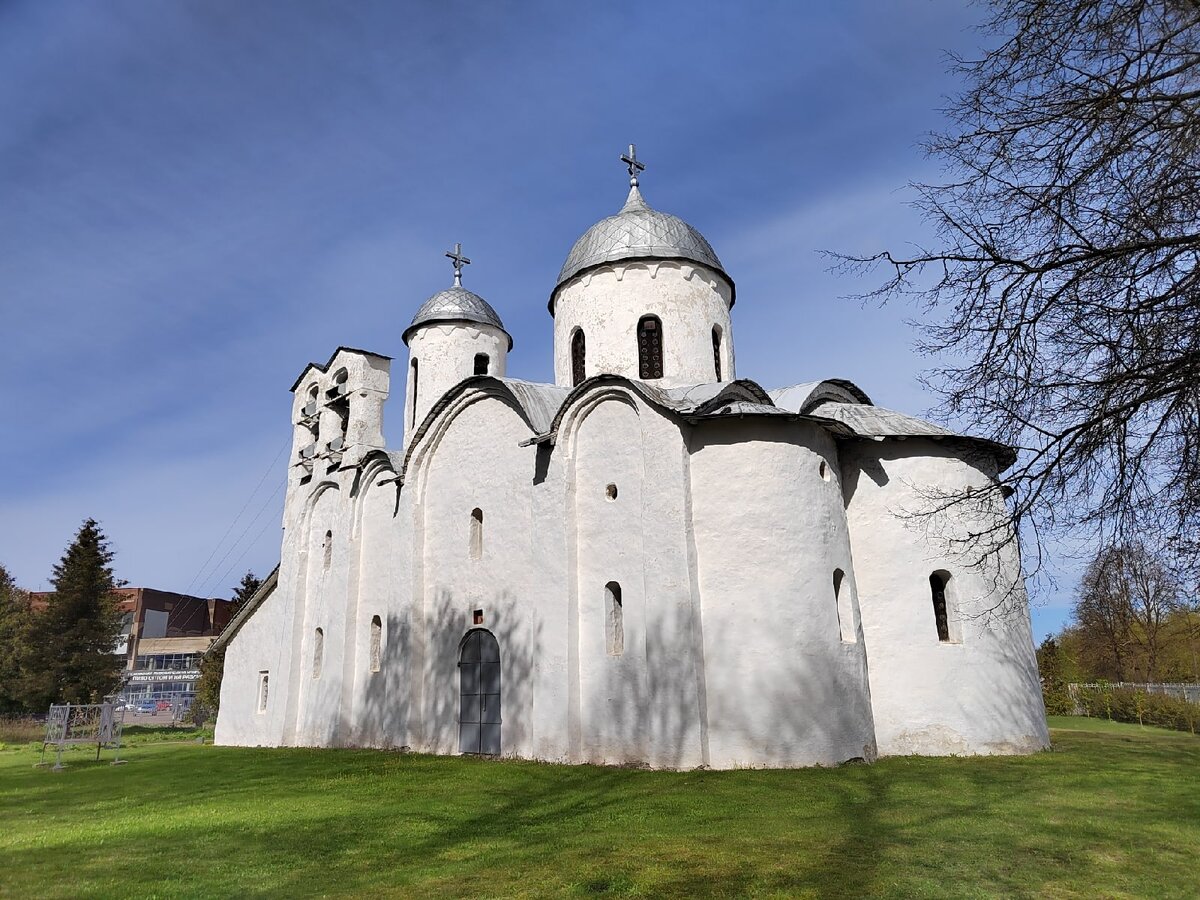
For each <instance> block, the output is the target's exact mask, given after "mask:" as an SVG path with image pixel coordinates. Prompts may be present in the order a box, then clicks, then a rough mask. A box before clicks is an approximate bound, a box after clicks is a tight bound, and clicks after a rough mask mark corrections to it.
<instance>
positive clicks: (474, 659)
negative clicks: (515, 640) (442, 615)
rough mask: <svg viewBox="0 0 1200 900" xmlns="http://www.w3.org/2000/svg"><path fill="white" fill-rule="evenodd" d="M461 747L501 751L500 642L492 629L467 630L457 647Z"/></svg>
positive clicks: (473, 750)
mask: <svg viewBox="0 0 1200 900" xmlns="http://www.w3.org/2000/svg"><path fill="white" fill-rule="evenodd" d="M458 693H459V701H458V750H459V752H460V753H484V754H488V755H492V756H498V755H499V754H500V644H499V643H498V642H497V641H496V636H495V635H494V634H492V633H491V632H490V631H485V630H484V629H482V628H477V629H475V630H473V631H468V632H467V636H466V637H465V638H463V642H462V644H460V645H459V648H458Z"/></svg>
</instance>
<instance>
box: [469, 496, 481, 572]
mask: <svg viewBox="0 0 1200 900" xmlns="http://www.w3.org/2000/svg"><path fill="white" fill-rule="evenodd" d="M481 556H483V510H482V509H480V508H479V507H478V506H477V507H475V508H474V509H473V510H471V559H479V558H480V557H481Z"/></svg>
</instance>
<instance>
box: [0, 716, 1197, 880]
mask: <svg viewBox="0 0 1200 900" xmlns="http://www.w3.org/2000/svg"><path fill="white" fill-rule="evenodd" d="M1051 724H1052V726H1054V731H1053V738H1054V749H1053V751H1051V752H1048V753H1041V754H1037V755H1035V756H1029V757H1006V758H974V759H928V758H925V759H921V758H901V759H886V760H883V761H881V762H878V763H876V764H875V765H871V766H866V765H857V766H846V767H843V768H839V769H801V770H791V771H737V772H708V771H705V772H698V771H697V772H647V771H636V770H628V769H604V768H594V767H585V766H551V765H540V764H536V763H525V762H507V761H506V762H492V761H486V760H476V759H463V758H453V757H430V756H419V755H413V754H398V753H382V752H377V751H359V750H320V751H317V750H252V749H238V748H223V747H212V746H209V745H199V744H196V743H194V742H193V743H167V742H162V741H157V742H156V741H154V740H152V739H151V738H153V737H155V736H156V735H155V734H154V733H147V734H142V735H135V737H136V738H137V739H138V740H139V743H136V744H133V745H132V746H130V747H129V748H128V749H127V750H126V751H125V752H124V753H123V755H124V756H126V757H127V758H128V760H129V764H128V765H125V766H117V767H114V766H110V765H108V764H107V762H101V763H100V764H95V763H92V762H91V761H90V760H91V758H92V756H91V755H89V754H87V753H85V752H81V751H77V752H74V753H71V754H68V760H67V761H68V762H69V763H70V767H69V768H68V769H67V770H66V771H65V772H61V773H55V772H51V771H49V770H45V769H34V768H33V767H32V763H34V762H35V761H36V758H37V757H36V754H35V753H33V752H32V751H31V750H29V749H16V750H13V749H10V750H6V751H3V752H0V896H4V897H37V898H46V897H81V896H89V897H91V896H94V897H213V896H216V897H219V896H239V897H242V896H253V897H268V896H270V897H274V896H279V897H296V896H321V895H324V896H336V897H356V896H380V895H382V896H396V895H410V896H425V897H441V896H512V895H524V896H544V895H563V894H566V895H573V894H597V893H612V894H627V895H647V896H664V895H665V896H694V895H714V894H715V895H729V896H733V895H743V894H755V895H766V896H770V895H777V896H802V897H803V896H811V897H861V896H865V895H871V896H894V897H913V896H929V897H933V896H946V897H978V896H1050V897H1088V898H1091V897H1096V896H1104V897H1121V896H1138V897H1145V896H1156V897H1158V896H1178V897H1194V896H1197V895H1198V894H1200V738H1197V737H1196V736H1194V735H1190V734H1179V733H1175V732H1169V731H1160V730H1158V729H1152V728H1139V727H1138V726H1136V725H1116V724H1113V723H1109V722H1096V721H1094V720H1086V719H1070V718H1062V719H1053V720H1052V721H1051ZM107 758H108V754H106V759H107Z"/></svg>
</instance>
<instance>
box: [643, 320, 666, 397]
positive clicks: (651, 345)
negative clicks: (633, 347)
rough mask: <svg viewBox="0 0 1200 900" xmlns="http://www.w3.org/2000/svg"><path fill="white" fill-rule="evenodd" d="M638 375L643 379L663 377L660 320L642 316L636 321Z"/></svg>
mask: <svg viewBox="0 0 1200 900" xmlns="http://www.w3.org/2000/svg"><path fill="white" fill-rule="evenodd" d="M637 340H638V377H639V378H641V379H642V380H643V381H649V380H650V379H653V378H662V377H663V334H662V320H661V319H659V317H658V316H642V318H641V319H640V320H639V321H638V330H637Z"/></svg>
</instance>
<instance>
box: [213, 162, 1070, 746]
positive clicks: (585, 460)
mask: <svg viewBox="0 0 1200 900" xmlns="http://www.w3.org/2000/svg"><path fill="white" fill-rule="evenodd" d="M623 159H624V161H625V162H626V163H627V165H628V168H629V172H630V182H631V188H630V192H629V196H628V199H627V201H626V203H625V205H624V207H622V209H621V210H620V211H619V212H618V213H617V214H616V215H613V216H609V217H608V218H605V219H602V220H601V221H600V222H597V223H596V224H595V225H593V226H592V227H591V228H590V229H588V230H587V232H586V233H585V234H584V235H583V236H582V237H581V238H580V239H579V240H578V241H577V242H576V244H575V246H574V247H573V249H572V250H571V252H570V255H569V256H568V258H567V260H566V262H565V263H564V265H563V267H562V270H561V272H560V274H559V277H558V280H557V283H556V284H555V285H554V288H553V291H552V292H551V294H550V300H549V306H550V313H551V315H552V317H553V322H554V375H555V379H554V383H553V384H540V383H532V382H527V381H521V380H517V379H511V378H508V377H506V374H505V361H506V356H507V353H508V352H509V350H510V349H511V347H512V339H511V337H510V336H509V335H508V333H507V331H506V330H505V328H504V325H503V323H502V321H501V319H500V317H499V316H498V315H497V313H496V311H495V310H494V309H493V308H492V307H491V306H490V305H489V304H488V303H487V302H486V301H485V300H483V299H482V298H481V297H479V296H478V295H476V294H474V293H472V292H470V291H468V290H466V289H465V288H463V287H462V285H461V271H462V266H463V265H464V264H466V263H468V262H469V260H467V259H466V258H465V257H463V256H462V254H461V251H460V250H459V248H457V247H456V249H455V251H454V253H452V254H447V255H448V256H451V258H452V259H453V260H454V264H455V279H454V286H453V287H451V288H449V289H447V290H445V291H442V292H439V293H437V294H435V295H434V296H433V297H430V298H429V299H428V300H427V301H426V302H425V303H424V305H422V306H421V307H420V309H419V310H418V311H417V313H416V315H415V316H414V318H413V320H412V323H411V324H410V325H409V327H408V328H407V330H406V331H405V332H404V334H403V341H404V343H405V344H406V345H407V350H408V354H407V359H406V364H405V366H404V369H403V373H402V374H403V378H404V381H403V385H402V387H403V390H404V400H403V404H404V413H403V414H404V424H405V437H404V444H403V446H402V447H400V448H388V447H386V446H385V445H384V439H383V434H382V422H383V410H384V405H385V401H386V400H388V397H389V394H390V393H391V388H392V382H391V376H392V372H391V368H392V360H391V359H389V358H388V357H386V356H381V355H378V354H375V353H371V352H367V351H362V350H355V349H351V348H346V347H342V348H339V349H338V350H337V351H336V352H334V354H333V355H332V356H331V357H330V359H329V360H328V362H326V363H325V364H324V365H318V364H310V365H309V366H308V367H307V368H306V369H305V370H304V371H303V372H302V373H301V374H300V377H299V378H298V379H297V381H296V383H295V384H294V385H293V388H292V390H293V393H294V395H295V399H294V403H293V408H292V421H293V423H294V424H293V429H294V441H293V449H292V457H291V465H290V467H289V475H288V484H287V495H286V501H285V511H284V523H283V524H284V537H283V545H282V552H281V558H280V564H279V568H278V569H277V570H276V572H275V573H273V574H272V576H271V578H270V579H268V582H267V583H266V584H265V585H264V587H263V589H262V590H260V591H259V593H258V594H257V595H256V596H255V597H254V599H253V600H252V601H251V602H250V603H248V604H247V605H246V607H245V608H243V609H242V610H241V612H240V613H239V615H238V617H237V618H236V619H235V620H234V622H233V623H231V625H230V627H229V628H228V629H226V631H225V633H224V634H223V635H222V636H221V638H220V639H219V642H218V646H221V647H225V650H226V658H225V673H224V681H223V687H222V692H221V708H220V715H219V717H218V721H217V731H216V738H217V742H218V743H223V744H239V745H268V746H278V745H288V746H292V745H299V746H371V747H408V748H411V749H413V750H418V751H425V752H432V753H482V754H498V755H505V756H518V757H526V758H534V759H545V760H553V761H565V762H595V763H610V764H645V765H651V766H655V767H670V768H686V767H695V766H711V767H713V768H732V767H739V766H805V765H834V764H838V763H841V762H844V761H847V760H853V759H866V760H870V759H873V758H875V757H876V756H877V755H879V754H885V755H891V754H914V753H915V754H935V755H942V754H996V753H1023V752H1031V751H1034V750H1037V749H1040V748H1044V747H1046V746H1047V745H1048V736H1047V730H1046V721H1045V714H1044V710H1043V707H1042V700H1041V691H1040V687H1039V682H1038V673H1037V665H1036V660H1035V656H1034V649H1033V641H1032V635H1031V631H1030V621H1029V612H1028V606H1027V603H1026V601H1025V595H1024V592H1023V587H1022V582H1021V575H1020V563H1019V559H1018V557H1017V554H1016V553H1015V550H1013V549H1012V548H1011V545H1010V549H1009V550H1001V551H1000V553H999V555H998V556H997V557H996V560H995V564H994V565H991V566H979V565H975V564H974V560H973V557H972V556H971V554H970V549H969V547H964V546H963V545H962V543H961V542H960V541H959V540H957V539H956V536H962V535H967V534H971V533H978V532H980V531H983V530H987V529H993V528H995V527H996V526H997V523H1001V527H1003V526H1002V523H1003V522H1004V509H1003V504H1004V500H1003V499H1002V497H1001V491H1000V490H999V487H998V484H997V476H998V473H999V472H1001V471H1002V470H1003V469H1004V468H1005V467H1006V466H1008V465H1010V464H1011V463H1012V461H1013V454H1012V452H1011V450H1009V449H1008V448H1006V447H1002V446H999V445H996V444H993V443H990V442H988V441H984V440H980V439H974V438H970V437H967V436H963V435H958V434H954V433H952V432H950V431H947V430H945V429H943V428H941V427H939V426H936V425H933V424H931V423H928V422H924V421H921V420H919V419H915V418H912V417H910V416H906V415H903V414H901V413H897V412H893V411H891V410H887V409H884V408H881V407H878V406H875V405H873V404H872V403H871V400H870V398H869V397H868V395H867V394H866V393H864V391H863V390H862V389H860V388H859V387H857V386H856V385H854V384H851V383H850V382H847V381H843V380H836V379H834V380H825V381H814V382H807V383H800V384H795V385H792V386H789V387H785V388H781V389H778V390H766V389H764V388H763V387H761V386H759V385H758V384H756V383H755V382H754V381H751V380H746V379H741V378H738V376H737V365H736V359H735V354H734V342H733V329H732V320H731V315H730V314H731V310H732V308H733V306H734V302H735V299H736V295H735V287H734V283H733V280H732V279H731V278H730V276H729V275H728V274H727V273H726V272H725V270H724V268H723V267H722V265H721V262H720V260H719V259H718V257H717V255H716V253H715V252H714V251H713V249H712V247H711V246H710V245H709V244H708V242H707V241H706V240H705V239H704V237H703V236H702V235H701V234H700V233H699V232H698V231H697V230H696V229H694V228H692V227H691V226H690V225H688V224H687V223H685V222H683V221H682V220H681V219H679V218H677V217H675V216H672V215H668V214H666V213H662V212H660V211H657V210H654V209H652V208H651V207H650V206H649V205H648V204H647V203H646V201H645V200H644V198H643V197H642V195H641V192H640V188H639V186H638V179H637V174H638V172H639V170H640V169H641V164H640V163H638V162H637V160H636V157H635V155H634V154H633V148H632V147H631V148H630V154H629V155H628V156H627V157H623ZM391 403H392V404H393V406H394V405H395V399H394V398H393V399H392V400H391ZM945 498H960V500H961V498H969V499H970V502H958V501H954V502H943V501H945ZM1010 550H1011V552H1010Z"/></svg>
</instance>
